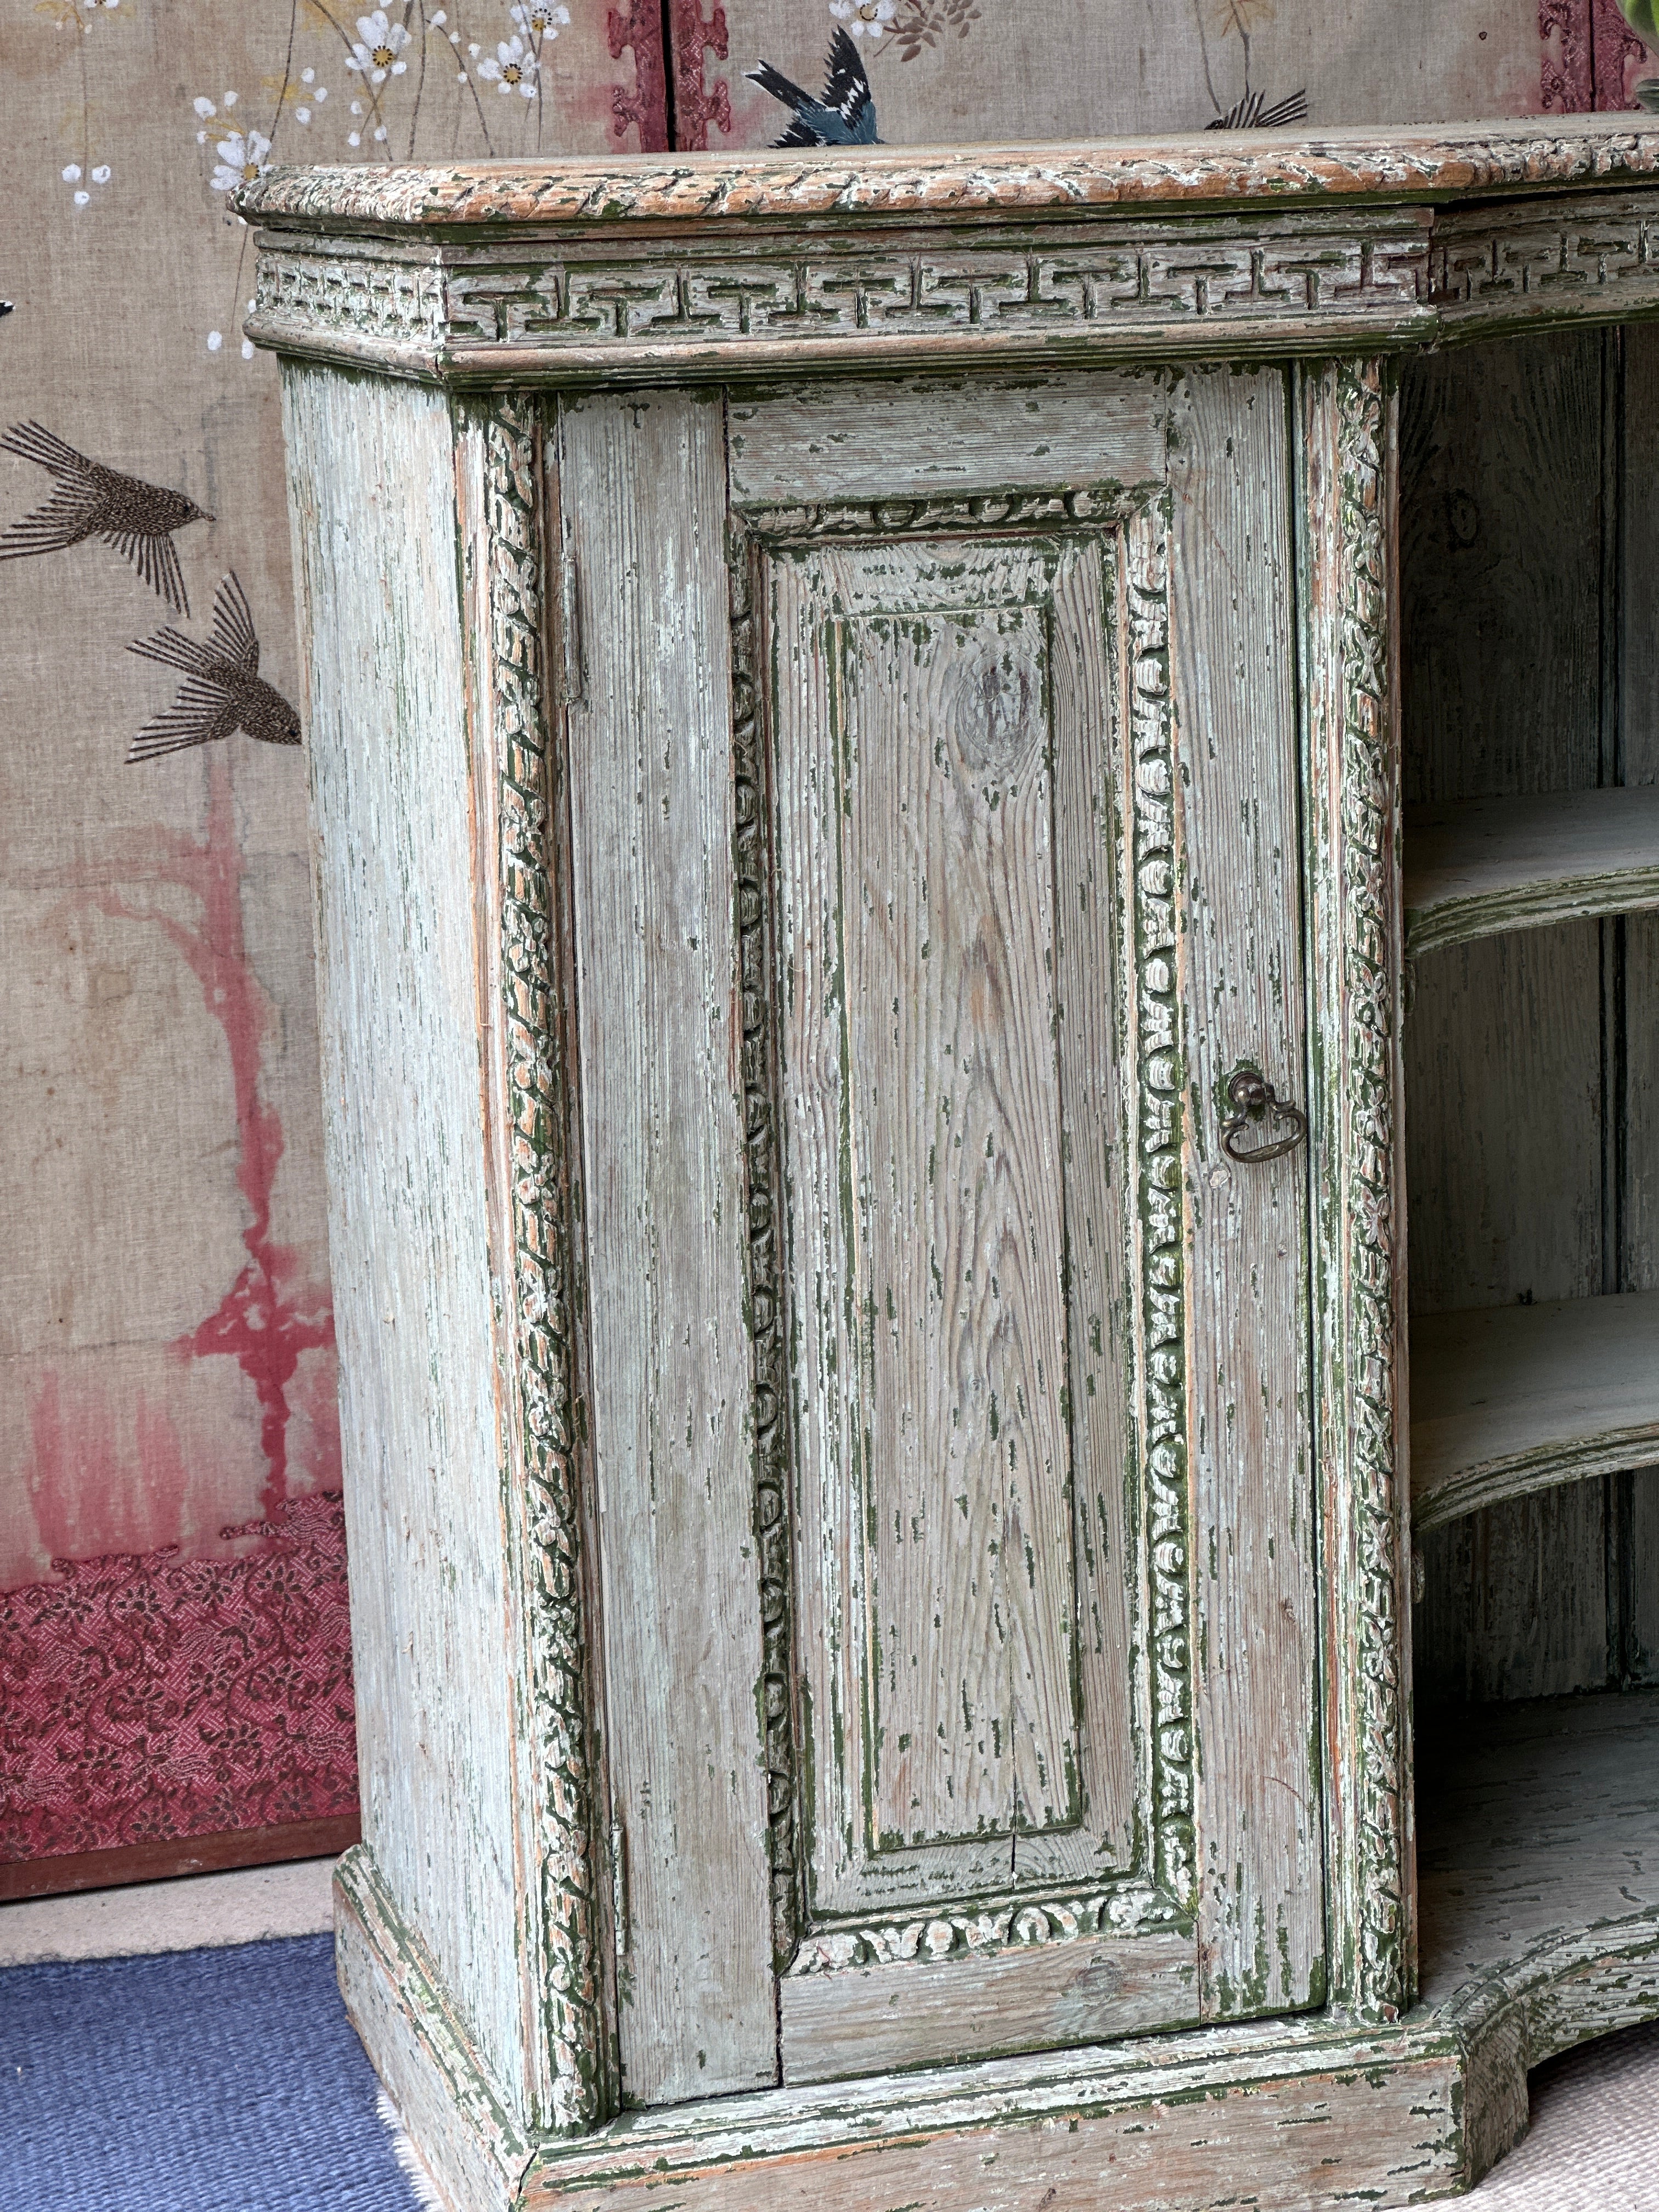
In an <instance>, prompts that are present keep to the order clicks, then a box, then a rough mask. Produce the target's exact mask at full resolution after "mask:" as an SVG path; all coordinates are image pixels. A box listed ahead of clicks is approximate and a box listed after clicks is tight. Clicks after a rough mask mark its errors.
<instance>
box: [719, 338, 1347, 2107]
mask: <svg viewBox="0 0 1659 2212" xmlns="http://www.w3.org/2000/svg"><path fill="white" fill-rule="evenodd" d="M729 444H730V452H731V471H732V498H733V505H734V507H735V508H736V510H737V511H738V515H739V517H740V519H741V521H742V525H743V528H742V531H741V532H740V533H739V542H738V553H737V556H736V558H737V560H738V563H739V567H740V569H741V575H740V590H741V592H742V593H743V594H744V597H743V599H742V600H741V603H740V604H741V610H742V611H741V613H740V619H739V622H738V626H737V637H738V671H737V694H736V696H737V697H738V702H739V715H738V776H739V804H738V817H739V821H740V823H744V822H746V823H748V825H749V826H748V829H747V832H746V834H745V833H744V832H740V835H739V852H740V862H739V873H740V876H741V877H742V878H743V880H742V882H741V883H740V885H739V910H740V916H743V915H746V917H747V926H746V927H744V932H743V938H744V954H743V957H744V981H745V987H746V993H745V1030H746V1035H747V1038H748V1042H749V1045H750V1059H749V1060H748V1062H747V1064H746V1067H745V1075H746V1079H747V1080H748V1083H749V1087H750V1098H749V1100H748V1103H747V1108H746V1127H747V1129H748V1131H749V1133H750V1146H749V1167H750V1214H751V1221H752V1219H753V1218H755V1217H756V1209H757V1206H758V1207H760V1208H761V1209H762V1211H763V1213H764V1214H765V1216H766V1218H771V1216H772V1212H773V1210H774V1209H775V1210H776V1212H777V1215H778V1218H781V1221H782V1223H783V1225H784V1228H785V1235H784V1236H783V1237H782V1238H781V1239H778V1240H773V1241H772V1242H770V1243H763V1244H762V1245H757V1244H756V1243H755V1242H754V1240H753V1239H752V1238H751V1255H753V1260H752V1264H753V1267H754V1268H755V1279H754V1280H751V1283H750V1300H751V1309H752V1310H753V1313H754V1315H755V1316H757V1332H756V1334H757V1429H758V1431H759V1434H760V1439H761V1450H762V1457H763V1461H764V1460H765V1459H766V1456H767V1455H768V1453H770V1454H771V1455H772V1457H773V1461H774V1473H775V1477H776V1481H777V1494H778V1495H779V1497H780V1498H781V1496H782V1494H783V1492H784V1491H785V1489H786V1488H787V1491H788V1492H789V1495H790V1503H791V1508H792V1510H791V1512H790V1513H789V1515H788V1516H777V1517H778V1519H779V1521H780V1522H781V1523H782V1525H784V1526H785V1527H787V1528H788V1529H789V1530H791V1531H792V1534H790V1536H789V1538H788V1541H787V1542H786V1541H785V1540H784V1538H783V1536H782V1535H779V1536H776V1537H775V1538H774V1539H773V1540H772V1543H773V1549H772V1553H771V1555H770V1558H771V1568H772V1571H771V1572H770V1573H769V1577H768V1589H769V1597H770V1600H771V1610H770V1613H769V1620H770V1623H771V1626H770V1627H769V1643H768V1650H769V1666H768V1673H767V1680H766V1683H765V1685H764V1686H763V1693H764V1695H765V1696H766V1697H767V1698H768V1699H769V1709H768V1717H767V1724H766V1741H767V1763H768V1766H769V1787H770V1791H771V1804H772V1814H773V1818H772V1822H771V1834H772V1852H773V1876H774V1879H773V1894H774V1932H775V1943H776V1948H777V1950H778V1955H779V1966H780V1973H781V1983H780V1988H781V2033H782V2068H783V2073H784V2075H785V2078H786V2079H793V2080H800V2081H805V2080H813V2079H819V2078H828V2077H831V2076H835V2075H842V2074H848V2073H856V2072H860V2071H866V2070H874V2069H882V2068H886V2067H890V2066H893V2065H902V2064H915V2063H936V2062H939V2061H944V2060H949V2059H951V2058H955V2057H965V2056H969V2055H972V2054H979V2055H983V2054H987V2053H990V2052H994V2051H1012V2050H1020V2049H1029V2048H1035V2047H1038V2046H1041V2045H1054V2044H1069V2043H1083V2042H1093V2041H1097V2040H1099V2039H1102V2038H1103V2037H1107V2036H1112V2035H1117V2034H1122V2033H1133V2032H1136V2031H1140V2030H1145V2029H1147V2028H1152V2027H1162V2026H1168V2025H1171V2024H1174V2023H1176V2022H1181V2021H1199V2020H1201V2019H1209V2018H1215V2017H1218V2016H1221V2015H1229V2014H1243V2013H1248V2012H1253V2011H1268V2010H1276V2009H1284V2008H1290V2007H1293V2006H1297V2005H1304V2004H1308V2003H1313V2002H1319V2000H1320V1997H1321V1995H1322V1980H1323V1960H1322V1948H1321V1944H1322V1937H1321V1923H1322V1898H1321V1875H1322V1869H1321V1862H1320V1817H1319V1809H1318V1802H1319V1800H1318V1777H1317V1772H1316V1767H1315V1764H1314V1762H1315V1759H1316V1738H1317V1729H1316V1711H1317V1707H1316V1663H1315V1661H1316V1655H1315V1630H1314V1620H1315V1608H1314V1602H1313V1590H1312V1578H1313V1563H1314V1530H1313V1526H1312V1480H1311V1467H1310V1413H1309V1388H1308V1372H1307V1362H1308V1338H1309V1321H1308V1267H1309V1261H1308V1244H1307V1177H1308V1164H1307V1156H1306V1152H1305V1149H1304V1148H1301V1147H1299V1146H1298V1147H1297V1148H1295V1149H1292V1150H1289V1151H1283V1150H1276V1149H1275V1146H1276V1140H1277V1139H1280V1138H1281V1137H1285V1136H1287V1135H1289V1136H1293V1135H1294V1134H1295V1133H1296V1123H1295V1121H1294V1118H1293V1117H1292V1116H1291V1115H1288V1114H1284V1113H1277V1114H1276V1113H1275V1112H1274V1111H1273V1109H1269V1110H1268V1111H1267V1114H1266V1115H1261V1116H1259V1117H1256V1118H1254V1119H1251V1120H1249V1121H1248V1122H1247V1123H1246V1126H1245V1127H1243V1130H1242V1131H1241V1132H1240V1133H1239V1134H1238V1135H1237V1137H1236V1139H1235V1143H1236V1145H1237V1147H1238V1149H1240V1150H1243V1151H1249V1150H1257V1151H1261V1150H1263V1149H1264V1148H1265V1149H1266V1150H1267V1152H1268V1153H1269V1155H1270V1156H1269V1157H1267V1158H1263V1159H1259V1160H1255V1161H1245V1162H1243V1163H1239V1162H1237V1161H1235V1160H1234V1159H1233V1158H1230V1157H1229V1156H1228V1154H1227V1153H1226V1152H1225V1151H1224V1150H1223V1148H1222V1145H1221V1133H1222V1127H1223V1123H1224V1121H1225V1119H1226V1118H1227V1116H1228V1115H1229V1114H1230V1113H1232V1112H1235V1111H1236V1110H1237V1105H1236V1102H1235V1101H1233V1100H1231V1099H1230V1097H1229V1085H1230V1082H1231V1079H1232V1078H1233V1077H1234V1076H1236V1075H1237V1074H1238V1073H1240V1072H1241V1071H1243V1070H1253V1071H1256V1072H1259V1073H1260V1074H1261V1076H1262V1077H1263V1078H1264V1079H1266V1080H1267V1082H1268V1083H1270V1084H1271V1085H1273V1090H1274V1091H1275V1092H1276V1093H1277V1095H1278V1097H1280V1098H1282V1099H1285V1100H1288V1101H1295V1102H1300V1101H1301V1099H1302V1097H1303V1094H1304V1089H1305V1083H1306V1076H1305V1059H1304V1054H1305V1040H1304V1020H1303V984H1302V956H1301V947H1300V943H1299V939H1298V934H1297V929H1298V923H1297V882H1298V872H1297V769H1296V763H1297V735H1296V719H1295V695H1294V671H1293V665H1292V656H1291V636H1290V611H1289V610H1290V598H1291V593H1290V581H1289V564H1290V550H1289V520H1288V481H1289V472H1288V458H1287V453H1286V439H1285V398H1284V391H1283V386H1282V383H1281V381H1280V380H1279V377H1278V376H1277V375H1276V374H1260V375H1237V374H1227V373H1225V372H1218V373H1216V374H1196V375H1194V376H1191V377H1189V378H1188V379H1186V380H1183V381H1182V383H1180V384H1179V385H1176V386H1174V387H1173V388H1172V387H1171V386H1170V381H1169V380H1167V379H1165V380H1156V379H1152V378H1150V377H1148V378H1136V377H1133V376H1130V375H1128V374H1121V375H1120V374H1091V375H1083V376H1067V377H1065V378H1054V379H1049V380H1035V381H1034V380H1025V381H1024V382H1021V383H1019V384H1006V385H1001V386H987V385H975V384H970V383H967V382H963V383H951V384H948V385H946V384H935V385H933V386H915V385H912V386H903V385H894V384H888V385H882V386H870V387H867V388H866V389H862V390H854V391H848V390H847V389H845V388H841V389H837V390H833V391H830V390H821V391H818V392H799V393H793V394H783V395H779V396H776V397H773V398H763V399H758V400H744V401H740V402H739V401H733V403H732V406H731V410H730V440H729ZM750 708H753V711H752V712H750ZM745 789H746V791H747V793H748V794H749V801H748V804H747V805H745V803H744V791H745ZM745 902H746V903H745ZM769 1416H773V1417H769ZM764 1495H765V1477H764V1468H763V1498H764ZM760 1518H761V1521H762V1522H763V1527H764V1524H765V1523H766V1522H767V1519H768V1516H767V1514H766V1512H765V1511H764V1510H763V1512H762V1514H761V1516H760ZM763 1542H764V1537H763Z"/></svg>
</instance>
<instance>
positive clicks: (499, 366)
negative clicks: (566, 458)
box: [240, 118, 1659, 386]
mask: <svg viewBox="0 0 1659 2212" xmlns="http://www.w3.org/2000/svg"><path fill="white" fill-rule="evenodd" d="M1609 120H1611V118H1610V119H1609ZM1620 120H1622V118H1620ZM1592 126H1595V127H1592ZM1337 145H1338V142H1336V141H1330V142H1321V143H1320V145H1319V146H1314V145H1311V144H1308V143H1300V144H1298V143H1288V144H1282V145H1281V144H1279V143H1273V144H1271V145H1269V146H1268V147H1267V148H1266V149H1247V148H1244V147H1243V146H1241V144H1240V143H1238V140H1237V138H1233V139H1229V140H1227V141H1226V142H1225V143H1221V144H1220V145H1219V146H1218V147H1216V146H1214V145H1212V147H1211V148H1209V149H1205V148H1200V147H1198V146H1196V145H1194V146H1191V147H1183V146H1182V145H1180V144H1179V143H1176V142H1171V143H1170V145H1169V146H1167V147H1165V148H1164V149H1161V150H1159V151H1158V152H1156V153H1154V152H1152V151H1150V150H1147V149H1133V148H1119V149H1077V148H1073V149H1057V150H1056V151H1055V152H1054V154H1052V155H1042V154H1041V153H1038V152H1034V151H1031V150H1030V149H1026V150H1024V151H1022V152H1020V153H1018V154H1013V153H994V152H985V151H983V150H981V149H975V151H974V152H973V153H971V154H969V155H954V154H945V155H939V156H938V157H937V158H935V159H931V160H930V161H927V162H926V163H921V162H919V161H917V160H916V158H915V156H914V155H894V154H878V155H873V156H872V159H871V163H870V166H869V168H868V170H867V171H866V170H864V169H862V168H861V169H860V171H859V172H858V173H856V174H854V173H852V172H849V171H848V170H846V169H844V168H837V167H833V166H829V165H825V164H824V163H823V162H822V161H819V162H817V163H813V164H811V165H805V164H801V163H796V162H790V163H782V162H778V161H762V160H760V159H759V158H757V157H753V156H746V157H742V158H726V157H714V156H702V157H699V158H697V159H695V160H694V158H693V157H690V156H686V157H684V160H683V161H682V162H680V163H679V164H678V165H676V166H675V167H665V165H664V164H663V163H662V162H660V161H653V160H649V159H647V158H646V157H636V158H635V160H634V161H632V162H618V163H616V164H612V165H609V166H602V165H600V164H598V163H594V162H559V163H550V164H547V165H544V167H539V168H536V169H518V168H513V167H508V166H507V165H505V164H495V165H491V166H489V167H484V166H479V167H469V168H465V169H461V168H458V169H453V170H431V169H396V168H394V169H387V170H379V171H371V170H367V169H346V170H329V169H319V170H303V171H301V170H292V171H287V172H278V171H273V172H272V173H271V174H270V176H268V177H266V178H264V179H261V180H260V181H259V183H258V184H257V185H253V186H251V187H250V188H248V190H247V191H246V192H245V193H244V194H243V196H242V198H241V201H240V204H241V205H242V207H243V209H244V210H245V211H246V213H248V214H249V216H251V217H252V218H253V219H255V220H258V221H259V222H262V223H263V224H264V226H265V228H264V229H263V230H262V233H261V235H260V240H259V266H258V280H257V287H256V299H255V305H254V309H253V312H252V315H251V317H250V319H249V320H248V322H247V324H246V329H247V331H248V334H249V336H250V337H252V338H253V339H254V341H255V342H256V343H258V344H261V345H266V346H270V347H272V348H274V349H276V350H277V351H279V352H284V353H290V354H295V355H300V356H307V357H310V358H313V359H324V360H335V361H339V362H352V363H357V364H361V365H362V366H366V367H374V368H380V370H382V371H383V372H385V373H386V374H393V375H402V376H414V377H417V378H421V379H423V380H432V381H435V382H440V383H445V384H451V385H454V386H507V385H513V386H525V385H529V384H556V385H567V386H568V385H580V384H593V383H615V382H618V381H635V382H653V383H661V382H674V381H679V380H707V379H708V378H710V377H716V378H742V377H745V376H751V375H761V376H765V375H775V374H802V373H811V372H812V371H814V370H817V369H836V370H842V371H845V370H847V369H848V368H856V367H858V366H860V365H861V364H862V365H868V366H878V367H908V368H927V367H933V368H943V367H952V366H957V365H966V364H969V363H972V362H991V361H996V360H1000V361H1004V362H1010V361H1012V362H1018V361H1019V360H1020V359H1022V358H1030V359H1036V358H1041V359H1042V360H1044V361H1046V362H1054V361H1057V360H1063V359H1066V358H1068V357H1070V358H1077V357H1079V356H1084V357H1087V358H1090V359H1097V360H1127V359H1133V358H1141V359H1147V360H1154V359H1165V360H1167V359H1171V358H1179V357H1181V356H1202V355H1217V354H1226V355H1231V356H1244V355H1255V356H1283V355H1296V354H1300V355H1307V356H1313V355H1318V354H1321V353H1330V352H1333V351H1337V350H1352V349H1355V348H1360V347H1363V348H1364V349H1370V350H1373V351H1375V350H1380V349H1391V348H1397V347H1405V346H1414V345H1426V344H1438V343H1446V342H1448V341H1449V340H1453V339H1455V338H1459V337H1471V336H1492V335H1497V334H1498V333H1499V332H1501V331H1504V330H1507V329H1514V328H1517V327H1522V326H1546V325H1550V324H1553V323H1556V324H1559V323H1563V322H1571V321H1577V320H1583V319H1590V320H1605V321H1612V320H1628V319H1631V318H1632V317H1635V316H1638V315H1643V314H1649V313H1659V131H1631V130H1629V129H1628V128H1620V129H1612V128H1609V127H1607V125H1606V124H1603V123H1601V121H1600V119H1599V118H1587V119H1586V122H1585V125H1584V126H1583V128H1577V127H1575V129H1574V130H1573V131H1570V132H1564V131H1551V132H1548V133H1541V132H1539V131H1536V130H1535V128H1534V126H1532V125H1528V126H1525V127H1522V126H1520V125H1507V126H1505V125H1492V126H1490V127H1489V128H1485V127H1483V128H1482V130H1481V132H1480V135H1479V136H1478V137H1477V136H1470V135H1468V134H1465V135H1462V136H1455V137H1434V138H1431V137H1425V136H1424V135H1423V134H1420V133H1419V134H1412V133H1403V132H1395V133H1384V134H1383V135H1382V136H1381V137H1376V136H1371V137H1367V138H1364V139H1360V138H1358V137H1356V138H1354V139H1353V140H1352V143H1346V144H1345V145H1343V146H1342V147H1341V149H1340V158H1339V157H1338V154H1337V153H1336V152H1334V151H1333V149H1334V148H1335V147H1336V146H1337Z"/></svg>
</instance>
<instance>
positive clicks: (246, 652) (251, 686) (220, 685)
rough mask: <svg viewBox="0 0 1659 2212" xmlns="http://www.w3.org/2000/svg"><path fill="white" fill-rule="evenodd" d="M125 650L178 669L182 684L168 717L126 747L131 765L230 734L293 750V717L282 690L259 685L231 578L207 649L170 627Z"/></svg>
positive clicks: (241, 601) (242, 600)
mask: <svg viewBox="0 0 1659 2212" xmlns="http://www.w3.org/2000/svg"><path fill="white" fill-rule="evenodd" d="M127 651H128V652H129V653H138V654H139V655H140V656H141V657H142V658H143V659H145V660H159V661H160V662H161V665H162V666H163V667H166V668H178V669H182V670H183V671H184V674H185V682H184V683H183V684H180V685H179V694H178V696H177V697H176V698H175V699H174V701H173V704H172V706H171V707H169V708H168V709H167V713H166V714H158V715H157V716H156V717H155V720H154V721H153V722H147V723H146V724H145V725H144V726H143V729H142V730H140V731H139V732H138V734H137V737H136V738H134V739H133V741H132V743H131V745H130V746H129V747H128V749H127V763H128V765H129V766H131V763H133V762H134V761H144V760H156V759H158V758H159V757H161V754H163V753H178V752H183V751H184V750H185V747H186V746H187V745H206V744H212V743H213V741H214V740H215V739H216V738H228V736H229V735H230V733H231V732H232V731H233V730H244V731H246V733H247V735H248V736H249V737H251V738H261V739H262V740H263V741H264V743H265V744H268V745H297V744H299V742H300V718H299V716H298V715H297V714H295V711H294V709H293V708H292V707H290V706H289V703H288V701H287V700H286V699H284V698H283V695H282V693H281V692H280V691H277V690H273V689H272V688H271V686H270V684H262V683H261V682H260V681H259V641H258V638H257V637H256V636H255V635H254V634H253V617H252V615H251V614H250V613H249V612H248V604H247V594H246V592H244V591H243V589H242V587H241V586H240V583H239V582H238V581H237V580H236V576H235V573H234V571H233V572H232V573H231V574H229V575H228V576H227V577H226V578H225V580H224V581H223V583H222V584H221V585H220V586H219V590H218V593H217V596H216V598H215V599H214V602H213V628H212V629H211V630H210V633H209V635H208V641H207V643H206V644H205V645H198V644H197V641H196V640H195V639H194V638H193V637H186V636H185V635H184V633H183V631H182V630H176V629H173V625H172V623H168V624H167V628H166V629H158V630H157V631H156V633H155V636H154V637H142V638H140V639H139V640H138V641H137V643H136V644H134V645H130V646H129V647H127Z"/></svg>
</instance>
